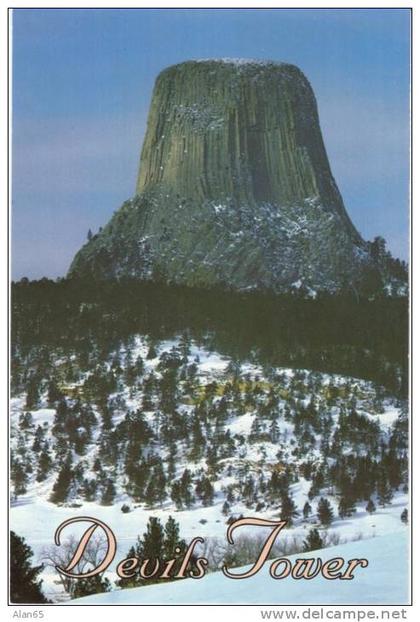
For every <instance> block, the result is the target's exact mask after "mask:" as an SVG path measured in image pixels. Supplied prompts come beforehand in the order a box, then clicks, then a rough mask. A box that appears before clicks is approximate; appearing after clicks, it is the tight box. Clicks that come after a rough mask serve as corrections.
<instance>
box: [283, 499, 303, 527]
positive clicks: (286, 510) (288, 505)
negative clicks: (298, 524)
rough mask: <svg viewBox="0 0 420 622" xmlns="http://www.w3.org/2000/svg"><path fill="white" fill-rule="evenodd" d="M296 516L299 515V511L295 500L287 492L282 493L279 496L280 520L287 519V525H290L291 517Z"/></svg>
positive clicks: (291, 522) (291, 523)
mask: <svg viewBox="0 0 420 622" xmlns="http://www.w3.org/2000/svg"><path fill="white" fill-rule="evenodd" d="M297 516H299V512H298V511H297V507H296V504H295V502H294V501H293V499H292V498H291V497H290V496H289V495H288V494H284V495H283V496H282V498H281V512H280V520H285V521H287V524H288V526H290V525H293V519H294V518H296V517H297Z"/></svg>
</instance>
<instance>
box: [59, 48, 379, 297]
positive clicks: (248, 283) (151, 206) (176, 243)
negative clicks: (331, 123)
mask: <svg viewBox="0 0 420 622" xmlns="http://www.w3.org/2000/svg"><path fill="white" fill-rule="evenodd" d="M366 261H367V251H366V248H365V243H364V242H363V240H362V239H361V237H360V236H359V234H358V232H357V231H356V229H355V228H354V226H353V224H352V222H351V220H350V218H349V217H348V215H347V212H346V210H345V207H344V205H343V201H342V198H341V196H340V192H339V190H338V188H337V185H336V183H335V181H334V178H333V176H332V173H331V170H330V166H329V162H328V157H327V154H326V151H325V147H324V143H323V140H322V134H321V130H320V126H319V119H318V111H317V105H316V100H315V96H314V93H313V91H312V88H311V86H310V84H309V82H308V80H307V79H306V78H305V76H304V75H303V74H302V72H301V71H300V70H299V69H298V68H297V67H295V66H293V65H288V64H284V63H274V62H262V61H252V60H234V59H221V60H202V61H189V62H185V63H181V64H179V65H175V66H173V67H169V68H168V69H165V70H164V71H163V72H162V73H161V74H160V75H159V76H158V78H157V80H156V84H155V88H154V91H153V96H152V102H151V105H150V111H149V117H148V124H147V131H146V136H145V139H144V143H143V148H142V152H141V158H140V167H139V173H138V179H137V187H136V196H135V197H134V198H133V199H131V200H130V201H127V202H126V203H124V205H123V206H122V207H121V208H120V209H119V210H118V211H117V212H116V213H115V214H114V216H113V218H112V219H111V221H110V222H109V223H108V225H107V226H106V227H104V229H103V230H102V231H101V233H99V234H98V235H96V236H94V237H93V239H92V240H91V241H90V242H88V243H87V244H86V245H85V246H84V247H83V248H82V249H81V250H80V251H79V253H78V254H77V255H76V257H75V258H74V260H73V263H72V266H71V268H70V272H69V274H70V275H71V276H92V277H95V278H122V277H135V278H139V279H156V280H164V281H166V282H172V283H182V284H187V285H199V286H213V285H221V286H224V287H229V288H233V289H259V288H260V289H261V288H264V289H265V288H268V289H271V290H274V291H279V292H280V291H285V290H288V289H290V288H293V287H300V286H302V285H305V286H306V287H307V288H310V289H313V290H315V291H317V290H323V289H325V290H329V291H336V290H337V289H341V288H342V287H348V286H349V285H350V286H351V285H352V283H353V282H355V281H357V279H358V275H359V273H360V270H361V268H362V267H363V264H365V263H366Z"/></svg>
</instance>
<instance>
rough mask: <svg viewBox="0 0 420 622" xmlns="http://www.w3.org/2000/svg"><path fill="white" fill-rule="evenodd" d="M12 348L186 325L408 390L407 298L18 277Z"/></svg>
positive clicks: (240, 352)
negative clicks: (237, 290)
mask: <svg viewBox="0 0 420 622" xmlns="http://www.w3.org/2000/svg"><path fill="white" fill-rule="evenodd" d="M11 324H12V352H13V348H18V349H19V351H20V353H22V352H23V353H24V352H25V351H28V350H30V349H32V348H33V347H37V346H39V347H49V346H51V347H60V346H63V347H66V348H68V347H71V348H74V350H75V351H78V350H80V349H81V350H83V349H85V348H88V347H89V343H90V341H91V340H92V339H93V340H95V342H100V343H101V345H102V347H103V349H104V352H107V351H108V352H110V351H112V349H113V347H114V346H115V344H116V343H117V342H119V341H120V340H121V339H124V337H126V336H129V335H132V334H133V333H143V334H149V335H150V336H151V337H155V338H156V339H164V338H170V337H171V336H173V335H174V334H179V333H188V334H189V336H190V337H191V338H192V339H196V340H197V341H199V342H202V343H206V345H207V346H208V347H211V348H215V349H217V350H219V351H220V352H222V353H226V354H228V355H229V356H231V357H237V358H238V359H244V358H250V359H256V360H258V361H259V362H260V363H263V364H267V365H278V366H282V365H287V366H292V367H307V368H310V369H315V370H319V371H325V372H329V373H342V374H347V375H352V376H356V377H360V378H366V379H369V380H373V381H375V382H378V383H380V384H383V385H385V386H386V387H387V388H388V389H389V390H390V391H392V392H395V393H397V394H399V395H400V396H401V397H405V396H406V394H407V384H408V382H407V374H408V360H407V356H408V301H407V298H391V297H376V298H375V299H374V300H367V299H358V298H356V297H354V296H353V295H351V294H348V295H346V294H342V295H339V296H337V295H334V296H332V295H328V294H321V295H319V296H318V297H317V298H316V299H308V298H305V297H303V296H299V295H298V294H293V295H283V296H279V295H274V294H271V293H261V292H259V293H256V292H252V293H233V292H227V291H225V290H217V289H212V290H200V289H191V288H187V287H181V286H166V285H162V284H156V283H141V282H137V281H125V282H118V283H116V282H101V283H95V282H92V281H80V280H60V281H57V282H54V281H50V280H48V279H42V280H40V281H31V282H29V281H27V280H22V281H20V282H18V283H14V284H13V285H12V322H11Z"/></svg>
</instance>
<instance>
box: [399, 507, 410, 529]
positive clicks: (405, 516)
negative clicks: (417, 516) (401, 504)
mask: <svg viewBox="0 0 420 622" xmlns="http://www.w3.org/2000/svg"><path fill="white" fill-rule="evenodd" d="M400 518H401V522H403V523H404V525H407V524H408V510H407V508H405V510H403V511H402V512H401V517H400Z"/></svg>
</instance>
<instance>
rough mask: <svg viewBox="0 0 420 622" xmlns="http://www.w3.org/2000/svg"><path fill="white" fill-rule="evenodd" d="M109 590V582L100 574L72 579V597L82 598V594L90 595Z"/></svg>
mask: <svg viewBox="0 0 420 622" xmlns="http://www.w3.org/2000/svg"><path fill="white" fill-rule="evenodd" d="M110 591H111V583H110V582H109V580H108V579H107V578H106V577H103V576H102V575H95V576H94V577H88V578H87V579H77V581H74V583H73V585H72V589H71V597H72V598H82V596H90V595H91V594H102V593H103V592H110Z"/></svg>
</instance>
